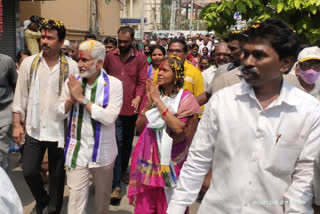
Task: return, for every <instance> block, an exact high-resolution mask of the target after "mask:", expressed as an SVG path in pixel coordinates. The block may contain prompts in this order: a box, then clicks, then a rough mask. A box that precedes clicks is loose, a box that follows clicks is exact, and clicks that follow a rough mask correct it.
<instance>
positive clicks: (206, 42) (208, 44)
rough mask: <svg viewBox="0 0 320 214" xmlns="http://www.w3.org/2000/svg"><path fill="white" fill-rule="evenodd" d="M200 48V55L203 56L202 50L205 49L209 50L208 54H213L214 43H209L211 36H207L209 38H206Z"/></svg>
mask: <svg viewBox="0 0 320 214" xmlns="http://www.w3.org/2000/svg"><path fill="white" fill-rule="evenodd" d="M199 46H200V48H199V54H200V55H201V56H202V55H203V52H202V49H203V48H204V47H207V48H208V53H210V52H211V50H212V42H211V41H209V35H207V36H205V37H204V38H203V44H201V45H199Z"/></svg>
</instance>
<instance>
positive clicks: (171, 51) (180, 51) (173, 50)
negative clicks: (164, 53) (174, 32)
mask: <svg viewBox="0 0 320 214" xmlns="http://www.w3.org/2000/svg"><path fill="white" fill-rule="evenodd" d="M168 52H169V53H173V52H176V53H182V50H181V49H168Z"/></svg>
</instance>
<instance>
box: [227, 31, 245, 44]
mask: <svg viewBox="0 0 320 214" xmlns="http://www.w3.org/2000/svg"><path fill="white" fill-rule="evenodd" d="M234 40H237V41H239V42H245V41H246V40H247V37H246V36H245V35H244V34H243V32H241V31H232V32H231V33H229V35H228V37H227V38H226V39H225V42H232V41H234Z"/></svg>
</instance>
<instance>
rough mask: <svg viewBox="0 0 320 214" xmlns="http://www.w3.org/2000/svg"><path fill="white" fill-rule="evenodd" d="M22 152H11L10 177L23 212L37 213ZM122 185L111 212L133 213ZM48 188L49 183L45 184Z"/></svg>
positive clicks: (192, 211) (90, 205) (89, 210)
mask: <svg viewBox="0 0 320 214" xmlns="http://www.w3.org/2000/svg"><path fill="white" fill-rule="evenodd" d="M137 139H138V138H137V137H135V139H134V144H135V142H136V141H137ZM20 157H21V156H20V153H16V152H14V153H10V154H9V172H8V174H9V177H10V178H11V181H12V182H13V184H14V186H15V188H16V190H17V192H18V194H19V196H20V199H21V202H22V206H23V212H24V214H30V213H35V210H34V207H35V200H34V198H33V196H32V194H31V192H30V190H29V187H28V186H27V184H26V182H25V180H24V177H23V174H22V169H21V167H19V166H18V162H19V160H20ZM121 185H122V188H121V189H122V195H123V197H122V200H121V204H120V206H111V205H110V208H109V209H110V212H109V213H111V214H132V213H133V211H134V207H133V206H131V205H129V203H128V198H127V197H126V194H127V185H125V184H124V183H122V184H121ZM45 187H46V188H48V185H45ZM93 193H94V189H93V186H92V185H91V186H90V191H89V202H88V207H87V213H93V206H94V200H93V199H94V194H93ZM68 195H69V192H68V186H67V185H66V186H65V189H64V203H63V208H62V213H67V204H68V198H69V196H68ZM198 206H199V204H198V203H197V202H196V203H195V204H194V205H193V206H192V207H190V212H189V213H190V214H195V213H196V211H197V209H198Z"/></svg>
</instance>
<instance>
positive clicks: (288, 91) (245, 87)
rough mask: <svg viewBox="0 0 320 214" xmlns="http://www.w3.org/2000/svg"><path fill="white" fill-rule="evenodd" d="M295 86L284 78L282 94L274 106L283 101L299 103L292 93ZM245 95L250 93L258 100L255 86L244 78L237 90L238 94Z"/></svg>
mask: <svg viewBox="0 0 320 214" xmlns="http://www.w3.org/2000/svg"><path fill="white" fill-rule="evenodd" d="M293 88H294V86H292V85H291V84H289V83H287V82H286V81H285V80H283V84H282V87H281V91H280V96H279V97H278V98H277V99H276V100H275V101H274V104H273V105H272V106H276V105H281V104H282V103H285V104H287V105H289V106H296V105H298V103H297V101H296V99H295V97H294V96H293V94H292V90H293ZM243 95H249V96H250V97H252V98H253V99H255V100H257V98H256V95H255V93H254V90H253V88H252V87H251V86H250V85H249V84H247V83H246V82H245V81H244V80H242V82H241V84H240V87H239V90H238V91H237V92H236V96H243Z"/></svg>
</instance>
